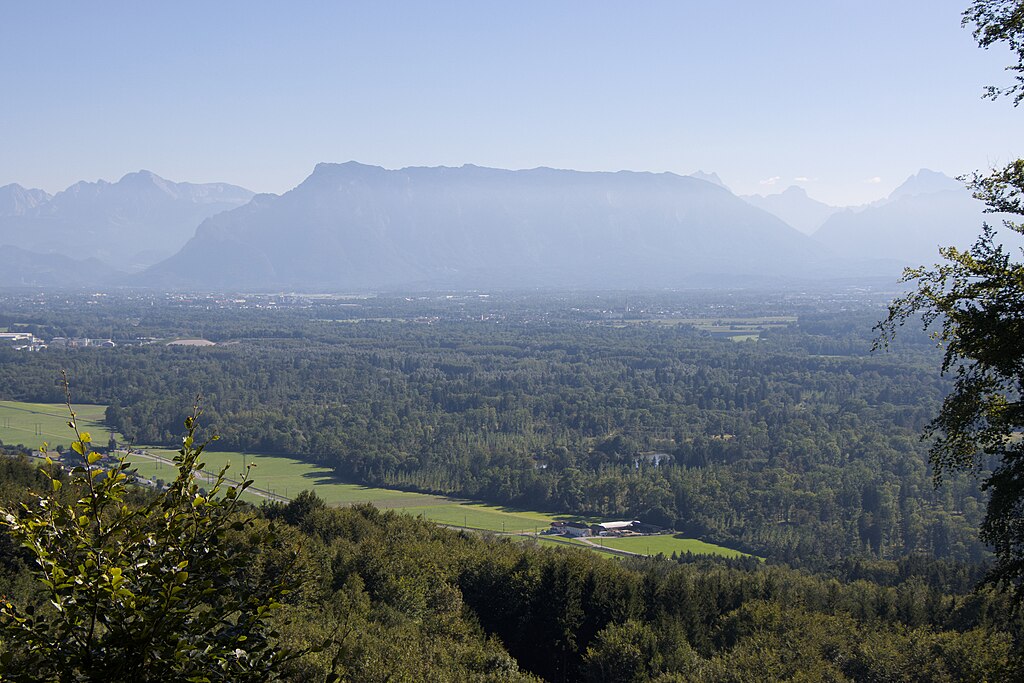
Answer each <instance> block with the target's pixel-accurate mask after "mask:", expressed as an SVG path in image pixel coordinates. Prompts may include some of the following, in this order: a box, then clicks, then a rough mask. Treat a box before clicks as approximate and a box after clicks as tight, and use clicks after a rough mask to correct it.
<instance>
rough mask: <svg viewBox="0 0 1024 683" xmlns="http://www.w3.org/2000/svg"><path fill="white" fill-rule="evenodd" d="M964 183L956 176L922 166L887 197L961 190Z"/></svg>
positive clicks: (897, 197) (894, 197)
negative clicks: (952, 176)
mask: <svg viewBox="0 0 1024 683" xmlns="http://www.w3.org/2000/svg"><path fill="white" fill-rule="evenodd" d="M963 190H964V185H963V183H961V182H960V181H959V180H957V179H956V178H950V177H949V176H948V175H946V174H945V173H939V172H938V171H932V170H930V169H927V168H922V169H921V170H920V171H918V172H917V173H915V174H914V175H912V176H910V177H909V178H907V179H906V180H905V181H903V184H902V185H900V186H899V187H897V188H896V189H895V190H893V191H892V194H890V195H889V199H890V200H893V199H899V198H900V197H911V196H914V195H922V194H934V193H936V192H956V191H963Z"/></svg>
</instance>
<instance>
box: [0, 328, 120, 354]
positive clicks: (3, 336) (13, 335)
mask: <svg viewBox="0 0 1024 683" xmlns="http://www.w3.org/2000/svg"><path fill="white" fill-rule="evenodd" d="M87 346H93V347H101V348H111V349H112V348H114V347H115V346H117V345H116V344H115V343H114V342H113V340H111V339H89V338H87V337H54V338H53V339H51V340H50V341H49V343H47V342H45V341H43V340H42V339H40V338H39V337H37V336H35V335H34V334H31V333H29V332H0V347H6V348H12V349H14V350H16V351H42V350H43V349H46V348H61V349H84V348H85V347H87Z"/></svg>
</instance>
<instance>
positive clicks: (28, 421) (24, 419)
mask: <svg viewBox="0 0 1024 683" xmlns="http://www.w3.org/2000/svg"><path fill="white" fill-rule="evenodd" d="M105 410H106V406H99V405H76V406H75V412H76V413H77V415H78V426H79V429H81V430H82V431H88V432H90V433H91V434H92V436H93V440H94V442H95V443H97V444H103V445H106V440H107V438H108V436H109V434H110V432H109V430H108V429H107V428H106V427H105V426H104V424H103V420H104V412H105ZM67 420H68V416H67V407H66V406H64V405H63V404H59V403H58V404H46V403H21V402H16V401H0V441H3V442H4V443H7V444H19V443H20V444H24V445H26V446H30V447H38V446H39V445H40V444H42V442H43V441H46V442H48V443H49V445H50V449H51V450H53V449H55V448H56V446H57V445H63V446H65V447H70V444H71V442H72V441H73V440H74V434H73V432H72V431H71V430H70V429H69V428H68V426H67ZM116 436H117V438H120V435H116ZM144 450H145V451H146V453H148V454H151V455H154V456H159V457H161V458H165V459H166V460H167V461H170V460H171V459H173V458H174V456H175V455H177V452H176V451H174V450H172V449H168V448H149V447H144ZM202 459H203V462H204V463H205V468H204V473H205V476H206V477H207V478H208V479H209V480H212V478H213V476H214V475H215V474H216V473H217V472H219V471H220V469H221V468H223V467H225V466H227V468H228V471H227V476H228V478H229V479H234V480H236V481H237V480H239V479H240V478H241V476H242V473H243V471H244V469H245V467H246V466H248V465H252V466H253V467H252V469H251V470H250V476H251V477H252V479H253V482H254V484H253V486H254V487H255V488H258V489H261V490H264V491H269V492H271V493H272V494H274V495H276V496H282V497H284V498H293V497H294V496H296V495H297V494H298V493H299V492H301V491H304V490H307V489H308V490H311V491H313V492H314V493H316V494H317V495H318V496H319V497H320V498H322V499H323V500H324V501H325V502H326V503H327V504H328V505H354V504H358V503H372V504H373V505H375V506H377V507H379V508H382V509H389V510H396V511H399V512H402V513H404V514H409V515H417V516H421V517H423V518H424V519H427V520H429V521H432V522H436V523H437V524H443V525H445V526H454V527H465V528H469V529H478V530H481V531H494V532H507V533H533V532H536V531H543V530H544V529H546V528H547V527H548V526H549V525H550V524H551V522H553V521H555V520H568V519H579V520H581V521H587V522H595V521H599V520H597V519H589V518H581V517H572V516H570V515H557V514H549V513H543V512H536V511H533V510H521V509H517V508H510V507H505V506H500V505H488V504H485V503H477V502H473V501H467V500H460V499H456V498H449V497H446V496H437V495H431V494H426V493H414V492H411V491H399V490H395V489H383V488H374V487H370V486H362V485H360V484H350V483H346V482H343V481H341V480H340V479H338V478H337V477H336V476H335V475H334V473H333V471H332V470H331V469H330V468H328V467H324V466H322V465H314V464H312V463H309V462H305V461H302V460H299V459H296V458H291V457H287V456H278V455H260V454H252V453H238V452H225V451H207V452H206V453H204V454H203V458H202ZM129 462H131V464H132V467H133V468H135V469H136V470H137V471H138V473H139V474H140V475H141V476H143V477H146V478H148V479H153V480H157V479H162V480H164V481H168V480H170V479H172V478H173V477H174V475H175V470H174V466H173V464H171V463H170V462H160V461H156V460H153V459H148V458H145V457H143V456H140V455H132V456H131V457H129ZM245 498H246V499H247V500H250V501H252V502H255V503H259V502H262V501H263V500H265V498H264V497H262V496H259V495H256V494H252V493H249V494H247V495H246V496H245ZM524 538H525V537H524ZM538 542H540V543H543V544H545V545H563V546H564V545H565V540H562V541H555V540H552V539H549V538H542V539H538ZM568 542H569V543H571V544H573V545H580V546H582V547H591V546H589V545H588V544H586V543H585V542H583V541H580V540H578V539H572V540H571V541H568ZM594 542H595V543H596V544H598V545H604V546H607V547H609V548H617V549H620V550H628V551H631V552H635V553H641V554H650V555H657V554H658V553H664V554H665V555H671V554H672V552H678V553H684V552H687V551H689V552H692V553H702V554H713V555H724V556H726V557H738V556H741V555H743V553H740V552H739V551H736V550H731V549H729V548H723V547H721V546H717V545H712V544H710V543H705V542H703V541H698V540H695V539H687V538H679V537H675V536H644V537H639V538H601V539H594Z"/></svg>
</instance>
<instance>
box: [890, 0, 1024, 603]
mask: <svg viewBox="0 0 1024 683" xmlns="http://www.w3.org/2000/svg"><path fill="white" fill-rule="evenodd" d="M964 25H965V26H966V25H972V26H974V36H975V38H976V39H977V41H978V44H979V45H980V46H981V47H985V48H988V47H989V46H991V45H995V44H1001V43H1005V44H1006V45H1007V46H1008V47H1009V48H1010V49H1011V50H1012V51H1013V53H1014V54H1015V55H1016V58H1017V63H1016V64H1014V65H1011V66H1009V67H1007V70H1008V71H1011V72H1013V73H1014V74H1015V76H1014V78H1015V81H1016V82H1015V83H1014V84H1012V85H1010V86H1006V87H997V86H990V87H989V88H988V89H987V96H989V97H998V96H1002V95H1005V96H1009V97H1012V98H1013V102H1014V105H1017V104H1019V103H1020V102H1021V101H1022V100H1024V1H1022V0H976V2H974V3H973V4H972V5H971V6H970V7H969V8H968V9H967V10H966V11H965V12H964ZM968 185H969V187H971V189H972V190H973V191H974V196H975V197H977V198H978V199H980V200H982V201H983V202H985V205H986V212H988V213H1001V214H1008V215H1009V216H1010V217H1009V218H1006V219H1004V220H1002V226H1003V228H1005V229H1006V230H1007V231H1010V232H1016V233H1019V234H1022V235H1024V222H1021V221H1020V220H1019V219H1017V218H1016V217H1017V216H1024V159H1018V160H1016V161H1014V162H1012V163H1010V164H1007V165H1006V166H1004V167H1002V168H999V169H996V170H994V171H992V172H991V173H989V174H988V175H982V174H975V175H974V176H973V178H971V179H970V180H969V181H968ZM940 254H941V255H942V256H943V258H944V259H945V261H944V262H943V263H940V264H938V265H935V266H933V267H931V268H926V267H920V268H908V269H907V270H906V271H905V272H904V275H903V280H904V281H905V282H911V283H914V284H916V289H915V290H913V291H911V292H910V293H908V294H906V295H904V296H902V297H900V298H897V299H896V300H895V301H893V302H892V303H891V304H890V306H889V315H888V316H887V318H886V319H885V320H883V321H882V322H881V323H879V329H880V332H881V335H880V339H879V344H882V345H885V344H888V342H889V341H890V340H891V339H892V337H893V335H894V334H895V332H896V330H897V328H899V327H900V326H901V325H903V324H904V323H905V322H906V321H907V320H908V319H913V318H916V317H917V316H919V315H920V316H922V317H923V320H924V325H925V327H926V328H931V329H933V330H934V335H935V337H936V338H937V339H938V341H939V343H940V344H941V345H942V346H943V347H944V349H945V355H944V357H943V363H942V370H943V372H949V373H952V374H953V375H954V376H955V378H956V383H955V385H954V388H953V391H952V392H951V393H950V394H949V395H948V396H947V397H946V398H945V400H944V401H943V404H942V408H941V410H940V412H939V414H938V416H937V417H936V418H935V419H934V420H933V421H932V423H931V425H930V429H929V430H930V434H931V435H933V436H934V437H935V441H934V443H933V445H932V448H931V461H932V465H933V467H934V468H935V476H936V480H937V481H941V479H942V476H943V474H944V473H947V472H951V471H953V470H957V469H967V470H973V471H975V472H979V473H980V472H983V471H984V472H985V474H984V475H983V476H984V479H983V481H982V487H983V488H984V489H986V490H987V491H988V492H989V495H990V498H989V502H988V509H987V512H986V516H985V520H984V522H983V523H982V526H981V537H982V539H983V540H984V541H986V542H987V543H990V544H991V545H992V546H993V548H994V549H995V554H996V564H995V566H994V568H993V570H992V573H991V578H992V579H993V580H994V581H996V582H998V583H1002V584H1005V585H1008V586H1010V587H1011V588H1012V589H1013V590H1014V592H1015V594H1016V597H1017V599H1018V601H1020V600H1024V263H1021V262H1020V260H1019V258H1018V256H1019V255H1015V254H1013V253H1012V251H1011V250H1010V249H1008V248H1007V247H1005V246H1003V244H1001V243H1000V240H999V238H998V233H997V229H996V228H995V227H993V226H991V225H989V224H987V223H986V224H985V225H984V227H983V230H982V233H981V235H980V236H979V238H978V240H977V241H976V242H975V243H974V245H973V246H971V247H970V248H969V249H966V250H962V249H958V248H956V247H946V248H943V249H940Z"/></svg>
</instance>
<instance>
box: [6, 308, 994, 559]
mask: <svg viewBox="0 0 1024 683" xmlns="http://www.w3.org/2000/svg"><path fill="white" fill-rule="evenodd" d="M452 299H453V298H452V297H444V296H439V297H425V298H421V299H411V298H410V299H405V298H394V299H371V300H357V301H352V300H344V299H342V300H318V299H315V298H311V299H295V300H286V301H283V300H272V301H269V302H268V301H266V300H264V301H262V302H260V301H251V300H250V301H248V302H245V301H242V300H238V299H236V300H227V301H225V300H223V299H222V300H214V299H212V298H206V299H204V298H201V297H197V298H194V299H188V298H179V299H173V300H159V299H155V298H145V297H139V298H89V297H81V298H78V299H76V298H74V297H70V298H68V299H66V300H65V301H64V302H63V305H59V304H57V303H55V302H54V301H53V300H52V298H51V300H49V301H47V302H46V305H45V306H42V305H39V304H38V303H34V302H33V301H32V300H31V298H12V299H9V300H7V301H5V302H2V303H3V305H2V307H0V324H2V325H4V326H6V327H8V328H9V329H12V330H14V329H18V330H28V331H32V332H34V333H36V334H39V335H41V336H43V337H44V338H51V337H52V336H56V335H63V336H69V337H70V336H77V335H83V336H84V335H91V336H103V337H112V338H114V339H115V340H116V341H118V342H121V345H120V346H118V347H117V348H113V349H97V348H85V349H75V350H61V349H55V348H50V349H47V350H46V351H43V352H39V353H25V352H21V351H13V350H0V392H2V393H3V396H2V398H7V399H18V400H30V401H59V400H60V399H61V392H62V389H61V387H60V386H59V383H58V382H57V381H56V380H57V378H58V376H59V370H60V369H61V368H66V369H67V370H68V372H69V374H70V376H71V377H72V381H73V391H74V393H75V397H76V400H78V401H82V402H96V403H103V404H109V405H110V408H109V410H108V421H109V424H110V427H111V428H112V429H114V430H117V431H119V432H121V433H123V434H124V435H125V437H126V438H127V439H129V440H132V441H134V442H135V443H138V444H172V443H174V441H175V439H176V437H177V431H178V430H179V426H178V425H179V424H180V421H179V420H180V416H181V415H182V414H184V413H185V412H186V410H187V408H188V406H189V404H190V402H191V400H192V398H193V397H194V396H195V395H196V394H197V393H198V394H202V395H203V396H204V401H205V407H206V417H207V422H208V425H209V427H210V429H211V430H212V431H215V432H216V433H217V434H219V436H220V441H219V442H218V447H219V448H223V449H225V450H248V451H251V452H265V453H286V454H293V455H298V456H300V457H302V458H305V459H309V460H312V461H315V462H317V463H320V464H325V465H328V466H330V467H332V468H334V469H335V470H336V472H337V473H338V474H339V475H340V476H342V477H344V478H346V479H348V480H351V481H354V482H361V483H367V484H372V485H383V486H391V487H398V488H407V489H415V490H421V491H430V492H439V493H447V494H457V495H461V496H466V497H469V498H474V499H479V500H484V501H489V502H495V503H511V504H515V505H520V506H526V507H532V508H538V509H546V510H553V511H560V512H569V513H578V514H590V515H601V516H630V517H636V518H640V519H642V520H644V521H648V522H651V523H654V524H658V525H662V526H667V527H674V528H675V529H677V530H679V531H681V532H684V533H686V534H688V535H692V536H698V537H703V538H706V539H708V540H712V541H715V542H718V543H721V544H724V545H728V546H732V547H736V548H739V549H743V550H747V551H750V552H753V553H755V554H757V555H760V556H762V557H767V558H772V559H775V560H780V561H785V562H787V563H789V564H790V565H792V566H805V567H813V568H817V569H825V568H829V567H833V566H835V565H836V564H837V563H839V562H841V561H842V560H844V559H846V558H850V557H864V558H874V559H899V558H904V557H909V556H914V555H916V554H923V555H926V556H929V557H935V558H940V559H947V560H953V561H958V562H969V563H977V562H980V561H984V559H985V557H986V551H985V549H984V548H983V547H982V546H981V545H980V544H979V543H978V541H977V540H976V529H977V525H978V523H979V521H980V519H981V516H982V515H983V512H984V505H985V503H984V499H983V497H982V494H981V493H980V492H979V491H978V486H977V482H976V481H975V480H974V479H973V478H972V477H970V476H967V475H963V476H959V477H949V478H947V480H946V482H945V485H944V486H943V487H941V488H938V489H936V488H935V487H934V486H933V483H932V480H931V475H930V472H929V470H928V467H927V457H926V451H927V444H924V443H922V442H921V440H920V435H921V433H922V430H923V428H924V427H925V425H926V424H927V422H928V420H929V419H930V418H931V417H932V416H933V415H934V414H935V411H936V409H937V405H938V403H939V401H940V400H941V397H942V396H943V395H944V393H945V392H946V391H947V389H948V385H947V383H946V381H945V380H944V379H943V378H941V377H940V376H939V375H938V373H937V372H936V369H935V368H936V365H937V362H936V358H937V352H936V350H935V349H934V347H933V344H932V343H931V342H930V340H928V339H927V338H926V337H924V336H923V335H913V334H908V335H904V336H903V337H902V338H901V345H900V346H899V347H898V348H895V349H893V350H891V351H890V352H889V353H872V352H871V346H872V342H873V339H874V332H873V330H872V328H873V325H874V324H875V322H877V320H878V319H879V318H880V317H881V315H882V310H883V309H881V308H880V307H879V306H878V303H877V301H878V300H884V295H874V296H870V295H850V294H834V295H829V296H824V295H819V296H809V295H802V296H796V295H792V294H780V295H776V296H768V295H765V296H760V297H758V296H755V295H749V294H748V295H744V294H737V295H733V294H725V295H719V297H718V298H715V296H714V295H710V294H702V293H695V294H692V295H669V294H665V295H648V296H647V297H646V298H641V297H639V296H635V297H633V300H632V301H630V300H629V299H628V298H627V297H625V296H624V295H617V296H606V297H604V298H602V297H598V296H591V297H589V298H584V297H575V298H573V297H563V298H558V297H529V296H524V297H511V296H508V297H505V298H504V299H502V300H496V299H495V298H490V297H488V298H482V297H461V298H459V299H457V300H454V301H453V300H452ZM86 301H88V302H89V303H86ZM240 301H241V304H240V303H239V302H240ZM271 304H273V305H271ZM718 319H725V321H726V323H728V321H729V320H733V321H737V320H744V319H745V320H746V321H747V324H750V323H751V321H753V323H752V324H754V325H755V326H758V321H761V322H762V323H763V324H760V326H759V327H758V330H759V331H758V332H756V333H755V334H754V335H749V334H740V333H735V332H732V333H731V330H732V328H736V329H741V328H742V330H743V331H744V332H746V331H749V330H747V328H746V327H745V326H744V325H729V324H726V323H723V324H722V325H719V326H717V327H713V328H712V329H710V330H709V328H708V327H707V326H706V325H702V322H706V321H711V322H714V321H716V320H718ZM779 320H783V321H785V322H782V323H779V322H778V321H779ZM765 321H775V322H772V323H771V324H768V323H767V322H765ZM723 330H724V333H723ZM188 336H201V337H205V338H207V339H209V340H212V341H215V342H217V345H215V346H208V347H182V346H168V345H166V344H165V343H162V340H167V339H173V338H177V337H188ZM751 337H758V338H757V339H756V340H755V339H753V338H751ZM139 340H145V341H146V342H147V343H137V342H138V341H139ZM653 453H663V454H667V455H668V457H667V458H659V462H658V463H657V465H656V464H655V463H654V462H653V459H652V458H649V457H645V456H649V455H650V454H653Z"/></svg>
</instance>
